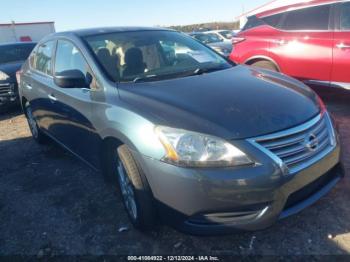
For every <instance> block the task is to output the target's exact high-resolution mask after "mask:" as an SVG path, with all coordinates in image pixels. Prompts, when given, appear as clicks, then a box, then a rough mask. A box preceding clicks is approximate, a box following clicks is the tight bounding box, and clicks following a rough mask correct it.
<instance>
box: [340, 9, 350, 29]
mask: <svg viewBox="0 0 350 262" xmlns="http://www.w3.org/2000/svg"><path fill="white" fill-rule="evenodd" d="M340 28H341V30H350V2H348V3H344V4H342V7H341V15H340Z"/></svg>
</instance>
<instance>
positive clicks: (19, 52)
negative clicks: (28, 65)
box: [0, 44, 35, 64]
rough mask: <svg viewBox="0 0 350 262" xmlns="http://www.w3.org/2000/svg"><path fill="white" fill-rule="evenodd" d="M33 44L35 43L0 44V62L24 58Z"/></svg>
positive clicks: (30, 50) (22, 59)
mask: <svg viewBox="0 0 350 262" xmlns="http://www.w3.org/2000/svg"><path fill="white" fill-rule="evenodd" d="M34 46H35V44H32V45H31V44H27V45H6V46H0V64H5V63H11V62H17V61H24V60H26V59H27V58H28V56H29V55H30V53H31V52H32V50H33V48H34Z"/></svg>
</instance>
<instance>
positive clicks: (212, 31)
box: [205, 29, 232, 33]
mask: <svg viewBox="0 0 350 262" xmlns="http://www.w3.org/2000/svg"><path fill="white" fill-rule="evenodd" d="M225 31H232V30H229V29H220V30H210V31H206V32H205V33H220V32H225Z"/></svg>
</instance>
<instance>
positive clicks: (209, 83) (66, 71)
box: [20, 28, 343, 234]
mask: <svg viewBox="0 0 350 262" xmlns="http://www.w3.org/2000/svg"><path fill="white" fill-rule="evenodd" d="M170 49H172V50H170ZM20 96H21V102H22V106H23V109H24V111H25V114H26V117H27V118H28V122H29V126H30V129H31V132H32V134H33V137H34V139H35V140H36V141H38V142H40V143H42V142H44V141H45V139H47V137H50V138H51V139H53V140H55V141H56V142H58V143H59V144H61V145H62V146H63V147H65V148H66V149H67V150H69V151H71V152H72V153H73V154H74V155H76V156H77V157H79V158H80V159H82V160H83V161H84V162H86V163H87V164H89V165H90V166H91V167H93V168H94V169H97V170H101V171H103V172H104V174H105V176H106V178H108V180H109V181H112V182H113V181H114V179H116V181H115V182H117V181H118V183H119V187H120V192H121V196H122V198H123V202H124V204H125V207H126V211H127V213H128V215H129V217H130V219H131V221H132V223H133V224H134V225H135V226H136V227H137V228H140V229H145V228H149V227H151V226H152V225H154V223H155V221H156V216H157V215H160V216H161V217H166V218H168V219H167V221H169V222H172V223H173V224H174V225H176V226H178V228H180V229H182V230H186V231H188V232H192V233H195V234H207V233H220V232H224V233H227V232H230V231H231V230H236V229H243V230H258V229H262V228H266V227H268V226H270V225H272V224H273V223H274V222H276V221H277V220H278V219H281V218H285V217H287V216H290V215H292V214H295V213H297V212H299V211H301V210H302V209H304V208H305V207H307V206H309V205H311V204H313V203H314V202H315V201H317V200H318V199H319V198H320V197H322V196H323V195H325V194H326V193H327V192H328V191H330V190H331V188H332V187H333V186H334V185H335V184H336V183H337V182H338V181H339V180H340V178H341V177H342V174H343V173H342V168H341V164H340V143H339V141H338V135H337V133H336V131H335V130H334V128H333V123H332V120H331V118H330V116H329V114H328V112H327V110H326V108H325V106H324V104H323V103H322V101H321V100H320V98H319V97H318V96H317V95H316V94H315V93H314V92H313V91H311V90H310V89H309V88H308V87H307V86H305V85H304V84H302V83H300V82H298V81H297V80H294V79H292V78H289V77H287V76H285V75H281V74H279V73H276V72H272V71H267V70H266V71H265V70H263V69H255V68H251V67H248V66H236V65H235V64H233V63H232V62H228V60H226V59H224V58H223V57H222V56H219V55H218V54H217V53H215V52H213V51H212V50H211V49H210V48H208V47H207V46H205V45H203V44H201V43H200V42H198V41H195V40H194V39H192V38H191V37H189V36H187V35H184V34H182V33H178V32H176V31H170V30H162V29H154V28H102V29H93V30H92V29H91V30H80V31H72V32H66V33H57V34H55V35H52V36H50V37H46V38H45V39H43V40H42V41H41V42H40V43H39V44H38V45H37V47H36V48H35V50H34V51H33V53H32V54H31V55H30V58H29V60H28V62H26V64H25V65H24V66H23V72H22V74H21V86H20ZM315 219H318V218H315Z"/></svg>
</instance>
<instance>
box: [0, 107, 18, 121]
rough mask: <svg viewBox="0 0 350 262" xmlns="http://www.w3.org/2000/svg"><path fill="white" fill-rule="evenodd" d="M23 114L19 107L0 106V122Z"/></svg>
mask: <svg viewBox="0 0 350 262" xmlns="http://www.w3.org/2000/svg"><path fill="white" fill-rule="evenodd" d="M21 114H23V111H22V108H21V107H19V106H0V121H2V120H7V119H10V118H13V117H15V116H19V115H21Z"/></svg>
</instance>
